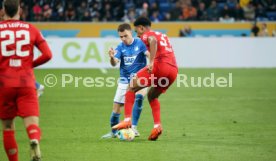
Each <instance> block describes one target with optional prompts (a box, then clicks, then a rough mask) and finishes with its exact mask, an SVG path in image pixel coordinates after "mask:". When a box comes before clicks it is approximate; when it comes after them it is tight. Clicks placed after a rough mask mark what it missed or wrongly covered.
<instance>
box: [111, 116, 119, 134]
mask: <svg viewBox="0 0 276 161" xmlns="http://www.w3.org/2000/svg"><path fill="white" fill-rule="evenodd" d="M119 122H120V114H119V113H114V112H112V113H111V116H110V126H111V127H112V126H114V125H117V124H118V123H119ZM112 132H113V134H115V133H116V132H117V130H112Z"/></svg>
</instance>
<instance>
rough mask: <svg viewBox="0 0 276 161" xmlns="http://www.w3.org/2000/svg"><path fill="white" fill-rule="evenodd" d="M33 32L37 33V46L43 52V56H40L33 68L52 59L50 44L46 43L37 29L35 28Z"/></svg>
mask: <svg viewBox="0 0 276 161" xmlns="http://www.w3.org/2000/svg"><path fill="white" fill-rule="evenodd" d="M33 31H34V33H35V46H36V47H37V48H38V49H39V51H40V52H41V56H39V57H38V58H37V59H36V60H34V62H33V67H37V66H39V65H42V64H44V63H46V62H47V61H49V60H50V59H51V58H52V52H51V50H50V48H49V46H48V43H47V42H46V40H45V39H44V37H43V36H42V34H41V33H40V31H39V30H38V29H36V28H35V27H33Z"/></svg>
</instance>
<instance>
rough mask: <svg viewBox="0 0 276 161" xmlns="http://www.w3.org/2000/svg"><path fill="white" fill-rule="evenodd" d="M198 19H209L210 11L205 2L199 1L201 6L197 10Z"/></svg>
mask: <svg viewBox="0 0 276 161" xmlns="http://www.w3.org/2000/svg"><path fill="white" fill-rule="evenodd" d="M197 20H200V21H206V20H208V13H207V10H206V8H205V3H203V2H200V3H199V8H198V11H197Z"/></svg>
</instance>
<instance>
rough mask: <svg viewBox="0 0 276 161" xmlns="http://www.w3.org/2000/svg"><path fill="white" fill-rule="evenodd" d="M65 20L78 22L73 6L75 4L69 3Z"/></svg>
mask: <svg viewBox="0 0 276 161" xmlns="http://www.w3.org/2000/svg"><path fill="white" fill-rule="evenodd" d="M65 19H66V21H75V20H76V11H75V8H74V6H73V3H69V4H68V7H67V9H66V10H65Z"/></svg>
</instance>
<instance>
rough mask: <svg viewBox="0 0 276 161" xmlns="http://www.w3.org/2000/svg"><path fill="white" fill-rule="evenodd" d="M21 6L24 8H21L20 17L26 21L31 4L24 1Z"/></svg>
mask: <svg viewBox="0 0 276 161" xmlns="http://www.w3.org/2000/svg"><path fill="white" fill-rule="evenodd" d="M20 7H21V8H22V10H20V19H21V20H23V21H26V20H27V18H28V16H29V6H27V5H25V3H24V2H23V1H22V2H20Z"/></svg>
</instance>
